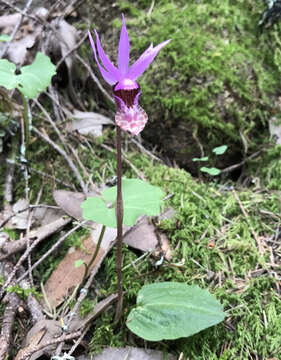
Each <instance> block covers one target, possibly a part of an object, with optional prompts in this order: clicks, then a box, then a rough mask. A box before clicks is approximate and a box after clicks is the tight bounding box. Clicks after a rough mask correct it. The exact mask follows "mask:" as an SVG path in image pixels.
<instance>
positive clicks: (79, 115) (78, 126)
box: [69, 110, 113, 137]
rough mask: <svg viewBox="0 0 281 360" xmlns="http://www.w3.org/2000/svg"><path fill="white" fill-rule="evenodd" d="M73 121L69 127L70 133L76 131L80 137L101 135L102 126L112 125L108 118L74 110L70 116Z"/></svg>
mask: <svg viewBox="0 0 281 360" xmlns="http://www.w3.org/2000/svg"><path fill="white" fill-rule="evenodd" d="M71 116H72V118H73V119H74V120H73V121H72V123H71V125H70V126H69V130H70V131H78V132H79V133H80V134H81V135H93V136H95V137H96V136H101V135H102V125H108V124H113V121H112V120H110V119H109V118H108V117H106V116H103V115H101V114H98V113H95V112H83V111H79V110H74V112H73V114H72V115H71Z"/></svg>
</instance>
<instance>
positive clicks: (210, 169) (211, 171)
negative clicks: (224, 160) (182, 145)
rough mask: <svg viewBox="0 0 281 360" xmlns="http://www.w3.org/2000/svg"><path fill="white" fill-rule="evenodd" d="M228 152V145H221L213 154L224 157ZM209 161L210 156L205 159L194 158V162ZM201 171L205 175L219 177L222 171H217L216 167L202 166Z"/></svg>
mask: <svg viewBox="0 0 281 360" xmlns="http://www.w3.org/2000/svg"><path fill="white" fill-rule="evenodd" d="M226 150H227V145H221V146H218V147H215V148H214V149H213V150H212V152H213V153H214V154H215V155H223V154H224V153H225V152H226ZM208 160H209V157H208V156H204V157H201V158H193V159H192V161H203V162H204V161H208ZM200 170H201V171H202V172H204V173H207V174H209V175H211V176H217V175H219V174H220V173H221V171H220V170H219V169H217V168H216V167H206V166H202V167H201V168H200Z"/></svg>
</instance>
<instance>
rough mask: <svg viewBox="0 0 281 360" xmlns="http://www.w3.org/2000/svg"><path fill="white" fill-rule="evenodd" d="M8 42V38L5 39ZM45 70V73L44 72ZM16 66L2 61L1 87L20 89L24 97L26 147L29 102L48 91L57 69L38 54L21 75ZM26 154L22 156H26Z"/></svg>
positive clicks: (24, 67)
mask: <svg viewBox="0 0 281 360" xmlns="http://www.w3.org/2000/svg"><path fill="white" fill-rule="evenodd" d="M4 39H6V40H3V39H2V41H7V38H4ZM42 69H44V71H42ZM15 72H16V65H15V64H13V63H11V62H10V61H8V60H6V59H1V60H0V86H3V87H5V88H6V89H7V90H12V89H18V90H19V92H20V93H21V95H22V102H23V105H24V113H23V116H24V120H25V146H26V150H27V148H28V144H29V130H30V127H31V124H30V119H29V116H28V110H27V100H26V98H29V99H34V98H35V97H36V96H38V95H39V94H40V93H41V92H42V91H44V90H46V88H47V86H48V85H49V84H50V82H51V79H52V76H53V75H55V73H56V67H55V65H53V64H52V63H51V60H50V58H49V57H48V56H46V55H44V54H43V53H41V52H38V53H37V55H36V57H35V60H34V62H33V63H32V64H31V65H26V66H23V67H22V68H21V69H19V72H20V74H16V73H15ZM24 155H25V154H22V156H24Z"/></svg>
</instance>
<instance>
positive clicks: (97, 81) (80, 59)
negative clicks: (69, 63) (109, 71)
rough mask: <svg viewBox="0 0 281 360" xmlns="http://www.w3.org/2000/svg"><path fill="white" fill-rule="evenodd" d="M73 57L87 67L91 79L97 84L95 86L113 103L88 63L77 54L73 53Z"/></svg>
mask: <svg viewBox="0 0 281 360" xmlns="http://www.w3.org/2000/svg"><path fill="white" fill-rule="evenodd" d="M75 57H76V58H77V59H78V60H79V61H80V62H81V64H82V65H83V66H84V67H85V68H86V69H87V71H88V73H89V74H90V76H91V78H92V79H93V81H94V82H95V83H96V84H97V87H98V88H99V89H100V91H101V92H102V93H103V94H104V96H105V97H106V98H107V99H108V100H109V101H111V102H112V103H113V104H114V100H113V98H112V97H111V96H110V95H109V94H108V93H107V91H106V90H105V89H104V88H103V86H102V84H101V83H100V82H99V80H98V78H97V77H96V75H95V74H94V73H93V71H92V69H91V67H90V65H88V64H87V63H86V62H85V61H84V60H83V59H82V58H81V56H79V55H78V54H75Z"/></svg>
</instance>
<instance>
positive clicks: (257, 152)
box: [221, 149, 264, 173]
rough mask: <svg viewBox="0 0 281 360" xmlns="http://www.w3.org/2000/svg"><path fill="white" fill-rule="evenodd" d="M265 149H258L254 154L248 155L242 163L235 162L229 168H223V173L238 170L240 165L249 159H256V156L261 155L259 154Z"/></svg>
mask: <svg viewBox="0 0 281 360" xmlns="http://www.w3.org/2000/svg"><path fill="white" fill-rule="evenodd" d="M262 151H264V149H261V150H259V151H256V152H255V153H253V154H252V155H250V156H248V157H246V158H245V159H244V160H243V161H241V162H240V163H238V164H234V165H231V166H228V167H227V168H225V169H222V170H221V173H226V172H230V171H233V170H236V169H238V168H239V167H241V166H242V165H244V164H245V163H246V162H247V161H249V160H251V159H254V158H256V157H257V156H259V154H260V153H261V152H262Z"/></svg>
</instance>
